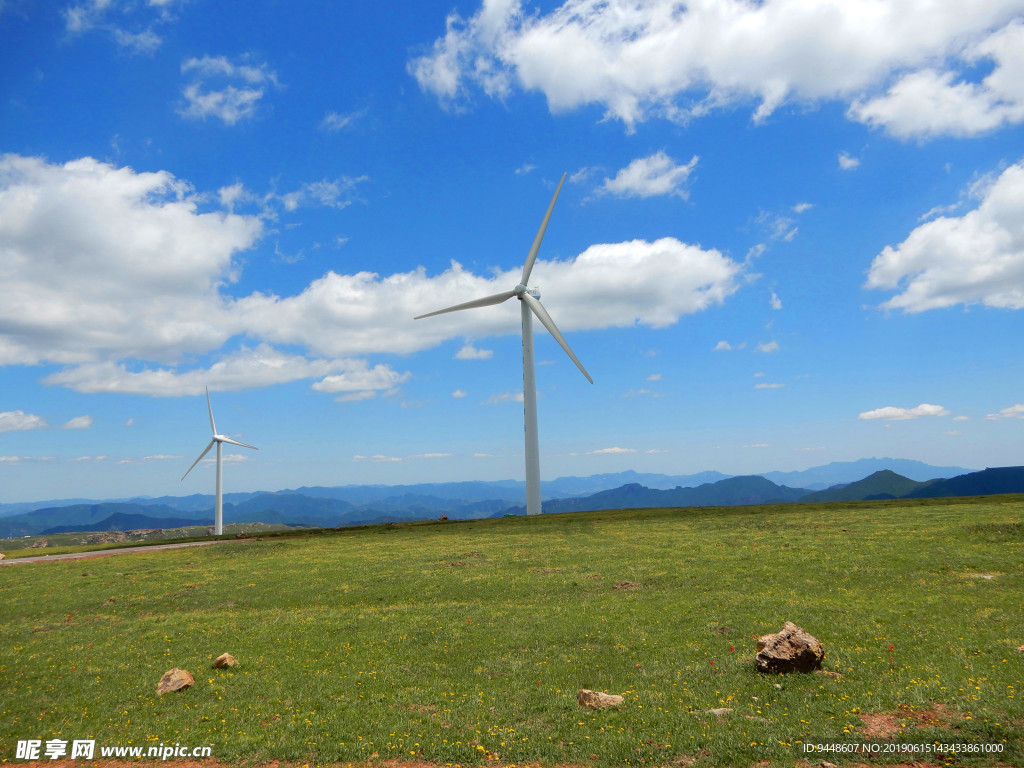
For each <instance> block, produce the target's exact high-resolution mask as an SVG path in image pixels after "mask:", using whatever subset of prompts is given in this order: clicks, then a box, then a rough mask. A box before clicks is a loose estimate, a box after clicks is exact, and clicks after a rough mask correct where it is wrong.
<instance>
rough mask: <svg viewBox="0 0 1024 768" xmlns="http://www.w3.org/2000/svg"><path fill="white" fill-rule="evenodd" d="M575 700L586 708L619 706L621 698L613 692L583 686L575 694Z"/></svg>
mask: <svg viewBox="0 0 1024 768" xmlns="http://www.w3.org/2000/svg"><path fill="white" fill-rule="evenodd" d="M576 701H578V702H579V704H580V706H581V707H586V708H587V709H605V708H606V707H617V706H619V705H620V704H621V703H622V701H623V699H622V697H621V696H619V695H618V694H615V693H601V691H592V690H590V689H589V688H583V689H581V690H580V692H579V693H578V694H577V695H576Z"/></svg>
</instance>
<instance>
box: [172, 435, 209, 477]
mask: <svg viewBox="0 0 1024 768" xmlns="http://www.w3.org/2000/svg"><path fill="white" fill-rule="evenodd" d="M215 442H217V441H216V440H211V441H210V444H209V445H207V446H206V448H204V449H203V452H202V453H200V454H199V458H198V459H196V460H195V461H193V462H192V466H191V467H189V468H188V472H186V473H185V474H184V475H182V476H181V479H182V480H184V479H185V478H186V477H188V473H189V472H191V471H192V470H193V469H195V466H196V464H198V463H199V462H200V461H202V458H203V456H205V455H206V454H208V453H209V452H210V449H211V448H213V444H214V443H215ZM178 482H181V481H180V480H179V481H178Z"/></svg>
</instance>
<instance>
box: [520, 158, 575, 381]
mask: <svg viewBox="0 0 1024 768" xmlns="http://www.w3.org/2000/svg"><path fill="white" fill-rule="evenodd" d="M564 183H565V174H564V173H563V174H562V180H561V181H560V182H558V189H556V190H555V196H554V197H552V198H551V205H549V206H548V212H547V213H545V214H544V221H542V222H541V223H540V229H538V230H537V236H536V237H535V238H534V239H533V247H532V248H530V253H529V255H527V257H526V263H525V264H524V265H523V279H522V280H520V281H519V282H521V283H522V284H523V285H528V284H529V280H530V273H531V272H532V271H533V262H535V261H536V260H537V252H538V251H539V250H540V241H541V240H543V239H544V231H545V230H546V229H547V228H548V219H550V218H551V212H552V211H553V210H555V200H557V199H558V193H559V192H561V191H562V184H564ZM577 365H578V363H577Z"/></svg>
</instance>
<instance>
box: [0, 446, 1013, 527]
mask: <svg viewBox="0 0 1024 768" xmlns="http://www.w3.org/2000/svg"><path fill="white" fill-rule="evenodd" d="M879 464H884V465H886V466H883V467H881V468H878V465H879ZM864 467H873V469H871V471H870V472H868V473H866V475H862V476H860V477H859V478H858V477H853V478H849V473H850V472H852V471H854V470H855V469H856V468H864ZM896 467H909V468H910V470H911V471H913V472H914V473H915V474H913V475H908V474H905V473H903V472H900V471H898V470H897V469H895V468H896ZM942 469H943V468H942V467H931V466H929V465H927V464H922V463H921V462H916V461H908V460H904V459H862V460H860V461H856V462H834V463H832V464H828V465H824V466H822V467H815V468H812V469H809V470H804V471H802V472H790V473H783V472H770V473H768V474H767V475H745V476H740V477H729V476H727V475H723V474H722V473H720V472H702V473H697V474H694V475H661V474H643V473H637V472H620V473H609V474H603V475H593V476H591V477H585V478H580V477H563V478H558V479H556V480H553V481H546V482H544V483H543V484H542V488H543V489H544V497H545V500H544V507H543V508H544V511H545V512H571V511H579V510H589V509H618V508H628V507H639V508H642V507H706V506H737V505H750V504H772V503H782V502H796V501H805V502H808V503H815V502H828V501H845V500H862V499H877V498H923V497H938V496H969V495H988V494H997V493H1024V467H1004V468H999V469H986V470H984V471H982V472H966V473H961V474H959V475H957V476H954V477H952V478H951V479H948V480H944V479H931V478H932V477H933V476H934V475H935V474H937V473H938V472H939V471H940V470H942ZM945 469H949V470H954V471H955V470H956V469H957V468H954V467H949V468H945ZM779 478H798V479H799V478H804V479H806V480H811V481H814V482H817V481H820V480H822V478H831V479H832V480H833V482H831V483H830V484H829V485H830V486H831V487H828V488H826V489H824V490H822V489H819V488H812V487H811V485H812V484H804V483H800V484H799V485H798V484H796V483H792V484H791V483H790V482H785V483H782V482H779V480H778V479H779ZM836 478H846V479H839V480H835V479H836ZM918 478H922V479H918ZM622 479H626V480H629V482H623V483H620V484H619V485H617V486H613V487H602V486H606V485H607V484H608V483H612V482H616V481H617V480H622ZM702 479H703V480H704V482H697V481H699V480H702ZM639 480H643V481H644V482H639ZM672 481H676V485H674V486H671V487H652V485H653V486H658V485H664V484H667V483H670V482H672ZM925 481H927V482H925ZM646 483H651V484H652V485H647V484H646ZM690 483H696V484H695V485H690ZM837 483H838V484H837ZM591 488H596V489H597V490H596V491H593V492H588V489H591ZM552 491H555V492H560V493H562V494H564V495H562V496H558V497H555V498H552ZM524 492H525V486H524V484H523V483H522V482H521V481H514V480H502V481H496V482H463V483H419V484H414V485H402V486H385V485H365V486H339V487H333V488H331V487H309V488H301V489H296V490H291V491H280V492H275V493H266V492H255V493H231V494H225V496H224V502H225V503H224V519H225V522H228V523H251V522H264V523H282V524H285V525H308V526H317V527H338V526H347V525H361V524H367V523H379V522H398V521H408V520H428V519H436V518H438V517H440V516H441V515H445V516H446V517H447V518H448V519H451V520H457V519H473V518H483V517H489V516H500V515H503V514H511V513H522V512H523V511H524V510H523V508H522V507H521V506H520V505H521V504H522V499H523V495H524ZM30 506H31V505H30ZM15 509H16V510H19V512H18V513H16V514H11V511H12V510H15ZM23 509H24V506H23V504H22V503H21V502H18V503H15V504H7V505H2V504H0V513H6V515H2V514H0V538H10V537H18V536H29V535H36V534H40V533H42V532H44V531H56V530H60V531H93V530H102V529H103V528H102V526H103V525H108V526H109V525H117V526H121V525H125V524H127V523H125V521H126V520H129V519H132V516H140V517H141V518H145V519H144V520H143V519H140V520H138V521H137V522H138V524H139V525H140V526H141V527H145V528H172V527H181V525H182V523H181V521H185V522H184V524H185V525H194V524H212V522H213V496H211V495H205V494H193V495H190V496H183V497H160V498H135V499H129V500H119V501H103V502H82V503H74V504H63V503H59V502H54V503H51V505H49V506H46V507H43V508H36V509H34V510H32V511H28V512H25V511H20V510H23Z"/></svg>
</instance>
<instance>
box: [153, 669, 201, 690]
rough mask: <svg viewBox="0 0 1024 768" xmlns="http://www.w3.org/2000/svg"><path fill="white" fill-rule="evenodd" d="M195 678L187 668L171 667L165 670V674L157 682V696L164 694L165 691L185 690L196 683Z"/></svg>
mask: <svg viewBox="0 0 1024 768" xmlns="http://www.w3.org/2000/svg"><path fill="white" fill-rule="evenodd" d="M195 682H196V681H195V678H194V677H192V673H191V672H189V671H188V670H187V669H178V668H177V667H175V668H174V669H169V670H167V671H166V672H164V676H163V677H161V678H160V682H159V683H157V686H156V693H157V696H163V695H164V694H165V693H170V692H171V691H184V690H185V689H186V688H188V687H189V686H192V685H195Z"/></svg>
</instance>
